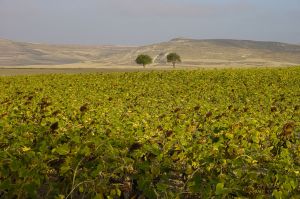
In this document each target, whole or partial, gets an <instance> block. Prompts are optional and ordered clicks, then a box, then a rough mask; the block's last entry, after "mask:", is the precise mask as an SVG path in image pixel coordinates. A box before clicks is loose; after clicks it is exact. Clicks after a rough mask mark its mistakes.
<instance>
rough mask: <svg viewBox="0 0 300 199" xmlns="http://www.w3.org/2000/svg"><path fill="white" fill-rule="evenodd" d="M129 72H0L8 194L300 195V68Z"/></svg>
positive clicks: (3, 184) (3, 178) (2, 193)
mask: <svg viewBox="0 0 300 199" xmlns="http://www.w3.org/2000/svg"><path fill="white" fill-rule="evenodd" d="M47 70H48V72H55V73H56V72H57V71H58V70H53V69H47ZM133 70H135V69H131V70H129V71H133ZM17 71H19V70H17ZM23 71H25V70H23ZM66 71H68V72H67V73H69V72H72V73H73V72H74V73H77V72H82V70H79V69H71V71H69V70H66V69H62V71H61V72H66ZM100 71H101V72H108V71H111V70H107V71H105V70H104V69H100ZM100 71H97V70H96V69H85V70H84V72H88V73H90V72H100ZM124 71H126V72H127V70H124ZM1 72H3V71H1ZM15 72H16V71H14V70H12V73H15ZM126 72H116V73H94V74H73V75H71V74H69V75H65V74H49V75H33V76H28V75H26V76H23V75H21V76H9V77H0V91H1V92H0V148H1V150H0V198H58V199H63V198H96V199H102V198H108V199H118V198H130V199H131V198H140V199H142V198H150V199H152V198H176V199H177V198H178V199H179V198H184V199H185V198H187V199H189V198H190V199H191V198H275V199H280V198H295V199H296V198H299V197H300V172H299V171H300V67H289V68H265V69H257V68H252V69H219V70H192V71H191V70H175V71H173V70H172V71H140V72H130V73H126ZM22 74H23V73H22Z"/></svg>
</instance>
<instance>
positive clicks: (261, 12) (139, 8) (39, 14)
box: [0, 0, 300, 45]
mask: <svg viewBox="0 0 300 199" xmlns="http://www.w3.org/2000/svg"><path fill="white" fill-rule="evenodd" d="M174 37H188V38H196V39H214V38H232V39H251V40H268V41H270V40H272V41H282V42H289V43H300V0H0V38H7V39H13V40H19V41H29V42H42V43H66V44H70V43H73V44H132V45H141V44H149V43H155V42H160V41H166V40H169V39H172V38H174Z"/></svg>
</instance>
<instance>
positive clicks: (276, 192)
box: [272, 190, 282, 199]
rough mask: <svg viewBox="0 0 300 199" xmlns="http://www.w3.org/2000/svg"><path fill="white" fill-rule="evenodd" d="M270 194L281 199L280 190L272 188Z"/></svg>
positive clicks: (276, 198)
mask: <svg viewBox="0 0 300 199" xmlns="http://www.w3.org/2000/svg"><path fill="white" fill-rule="evenodd" d="M272 196H274V197H275V199H282V192H281V191H277V190H274V191H273V193H272Z"/></svg>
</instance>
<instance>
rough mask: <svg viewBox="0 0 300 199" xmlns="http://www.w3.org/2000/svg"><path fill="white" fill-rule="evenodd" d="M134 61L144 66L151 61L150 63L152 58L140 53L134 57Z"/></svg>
mask: <svg viewBox="0 0 300 199" xmlns="http://www.w3.org/2000/svg"><path fill="white" fill-rule="evenodd" d="M135 62H136V63H137V64H141V65H143V67H144V68H145V66H146V65H147V64H151V63H152V58H151V57H150V56H149V55H144V54H141V55H139V56H138V57H137V58H136V60H135Z"/></svg>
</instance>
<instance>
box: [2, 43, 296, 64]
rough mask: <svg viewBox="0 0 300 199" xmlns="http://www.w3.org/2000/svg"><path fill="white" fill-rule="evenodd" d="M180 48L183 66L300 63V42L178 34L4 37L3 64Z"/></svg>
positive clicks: (107, 59) (118, 57) (126, 56)
mask: <svg viewBox="0 0 300 199" xmlns="http://www.w3.org/2000/svg"><path fill="white" fill-rule="evenodd" d="M169 52H177V53H178V54H180V55H181V57H182V60H183V63H182V64H181V65H182V66H218V65H220V66H221V65H222V66H224V65H229V66H235V65H236V66H250V65H251V66H278V65H300V45H293V44H286V43H278V42H261V41H247V40H225V39H217V40H194V39H184V38H178V39H173V40H171V41H168V42H163V43H158V44H153V45H148V46H140V47H126V46H79V45H46V44H32V43H22V42H14V41H10V40H3V39H2V40H0V66H26V65H60V64H67V63H94V65H95V64H96V65H98V66H112V67H113V66H114V65H126V66H129V65H134V64H135V63H134V60H135V58H136V56H137V55H138V54H141V53H146V54H149V55H151V56H152V57H153V58H154V64H153V65H154V66H155V65H157V66H163V65H166V64H167V63H166V55H167V54H168V53H169Z"/></svg>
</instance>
